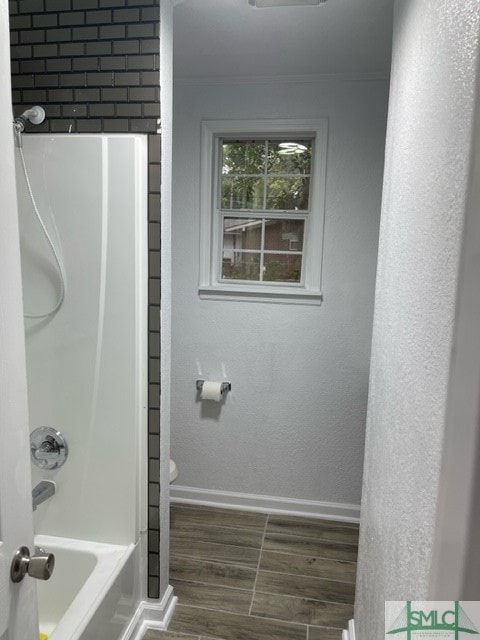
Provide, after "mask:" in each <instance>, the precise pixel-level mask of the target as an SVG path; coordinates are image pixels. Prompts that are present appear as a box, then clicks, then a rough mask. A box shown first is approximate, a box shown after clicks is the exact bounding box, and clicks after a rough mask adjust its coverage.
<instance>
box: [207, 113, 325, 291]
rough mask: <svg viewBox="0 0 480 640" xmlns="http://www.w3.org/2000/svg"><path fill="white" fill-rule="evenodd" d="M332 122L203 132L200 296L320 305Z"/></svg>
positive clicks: (218, 124) (223, 126)
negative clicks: (329, 126)
mask: <svg viewBox="0 0 480 640" xmlns="http://www.w3.org/2000/svg"><path fill="white" fill-rule="evenodd" d="M325 152H326V121H315V122H312V121H302V122H298V121H256V122H250V121H241V122H238V121H235V122H232V121H214V122H211V121H210V122H204V123H203V127H202V220H201V225H202V226H201V267H200V289H199V292H200V296H201V297H203V298H221V297H223V298H228V299H232V298H233V299H245V300H270V301H281V302H284V301H285V302H304V303H319V302H320V301H321V290H320V275H321V248H322V234H323V200H324V195H323V194H324V182H325Z"/></svg>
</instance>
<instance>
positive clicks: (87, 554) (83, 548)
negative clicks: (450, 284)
mask: <svg viewBox="0 0 480 640" xmlns="http://www.w3.org/2000/svg"><path fill="white" fill-rule="evenodd" d="M23 150H24V155H25V160H26V165H27V169H28V172H29V176H30V182H31V186H32V190H33V193H34V194H35V199H36V201H37V205H38V209H39V210H40V212H41V214H42V218H43V221H44V223H45V226H46V228H47V230H48V232H49V234H50V236H51V237H52V240H53V243H54V245H55V247H56V249H57V251H58V253H59V256H60V260H61V261H62V263H63V267H64V271H65V274H66V285H67V286H66V296H65V300H64V302H63V304H62V306H61V307H60V309H59V310H58V312H57V313H56V314H55V315H53V316H50V317H48V318H44V319H32V320H29V319H26V320H25V333H26V357H27V378H28V401H29V418H30V423H29V424H30V430H31V431H32V430H33V429H34V428H36V427H38V426H46V425H48V426H52V427H55V428H56V429H58V430H59V431H61V432H62V434H63V435H64V437H65V439H66V441H67V444H68V448H69V455H68V458H67V460H66V462H65V464H64V465H63V466H62V467H61V468H58V469H54V470H51V471H48V470H46V469H40V468H38V467H37V466H32V480H33V485H36V484H37V483H38V482H40V481H42V480H53V481H54V482H55V483H56V492H55V494H54V495H53V496H52V497H50V498H49V499H48V500H46V501H45V502H43V503H42V504H40V505H39V506H38V508H37V510H36V511H35V515H34V524H35V532H36V534H37V535H38V534H40V538H37V543H38V542H39V543H40V544H42V545H45V546H46V548H47V551H50V550H51V549H52V550H54V551H55V553H58V557H57V561H58V562H57V565H58V566H57V568H56V570H55V572H54V578H52V581H53V582H52V585H50V584H49V583H47V584H46V585H45V586H43V585H42V587H41V589H39V594H40V599H39V605H40V606H39V613H40V630H41V631H45V632H48V633H49V634H50V638H51V640H66V638H67V637H68V640H77V638H78V639H79V640H80V639H81V640H88V639H89V638H93V637H95V634H97V637H100V636H101V637H102V638H104V639H105V640H110V639H111V640H117V638H119V637H120V633H121V632H123V631H124V630H125V629H126V628H127V626H128V624H129V622H130V620H131V618H132V616H133V615H134V613H135V610H136V608H137V606H138V604H139V601H140V600H141V599H142V597H141V593H142V591H141V581H140V576H141V566H142V563H141V560H140V556H141V551H140V546H141V541H140V538H141V531H145V530H146V527H147V522H146V495H145V494H146V469H145V464H144V463H143V462H144V461H145V459H146V435H147V428H146V421H147V385H146V376H147V357H146V354H147V322H146V315H147V277H146V274H147V241H146V238H147V202H146V200H147V186H146V183H147V144H146V138H145V137H144V136H134V135H110V136H107V135H85V136H69V135H49V134H44V135H36V136H28V135H27V136H24V137H23ZM17 161H18V162H19V154H17ZM17 191H18V206H19V225H20V243H21V254H22V277H23V295H24V307H25V310H26V311H28V312H33V313H35V312H41V311H44V310H45V309H47V310H48V309H50V308H52V306H53V305H52V302H54V301H55V300H56V299H57V297H58V287H59V276H58V272H57V271H56V269H55V268H54V263H53V256H52V252H51V250H50V247H49V246H48V244H47V242H46V240H45V235H44V234H43V232H42V229H41V227H40V225H39V223H38V220H37V218H36V217H35V215H34V212H33V209H32V205H31V202H30V198H29V196H28V192H27V189H26V185H25V179H24V176H23V174H22V172H21V169H20V166H19V164H18V166H17ZM45 536H46V537H45ZM57 550H58V551H57ZM82 553H83V556H82V555H81V554H82ZM63 557H65V560H63V562H62V559H63ZM82 557H83V560H82ZM76 558H80V559H78V560H77V563H80V565H82V566H83V567H84V569H85V571H84V573H85V576H84V578H85V580H84V581H80V582H79V583H78V584H75V581H74V578H75V576H74V575H73V574H72V575H70V573H71V572H70V570H69V567H70V566H74V565H75V563H74V565H71V562H73V561H75V559H76ZM72 559H73V560H72ZM89 563H90V565H91V566H90V567H89ZM87 569H88V570H87ZM73 573H75V572H73ZM78 575H80V574H78ZM78 575H77V581H78ZM62 576H63V578H64V580H61V577H62ZM72 581H73V582H72ZM51 589H53V590H54V591H55V589H56V590H57V591H58V592H60V593H62V594H63V595H64V596H65V597H63V596H62V599H61V602H62V603H63V605H62V606H63V609H62V611H61V612H56V611H52V607H51V604H50V605H48V606H45V603H47V604H48V602H49V601H51V597H49V596H48V594H49V593H50V590H51ZM42 594H43V596H42ZM45 594H46V595H45ZM66 594H69V596H68V597H67V595H66ZM54 600H55V601H58V602H60V600H58V598H54ZM105 603H107V604H106V606H103V607H102V604H105ZM107 605H108V606H107ZM99 612H100V613H99ZM65 616H66V617H67V618H68V620H69V621H70V622H68V623H67V622H65ZM52 620H53V621H52ZM62 620H63V622H62ZM92 621H94V622H92ZM43 624H45V625H46V627H45V628H42V625H43ZM55 625H57V626H58V629H57V627H56V626H55ZM92 625H93V626H92ZM62 629H63V631H62ZM67 630H68V635H65V633H66V631H67Z"/></svg>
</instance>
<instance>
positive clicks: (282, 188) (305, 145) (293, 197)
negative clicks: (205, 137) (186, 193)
mask: <svg viewBox="0 0 480 640" xmlns="http://www.w3.org/2000/svg"><path fill="white" fill-rule="evenodd" d="M270 143H272V147H271V150H270ZM288 144H290V145H295V144H296V145H297V147H298V149H297V151H298V153H293V159H290V154H287V155H286V156H285V159H282V158H280V159H279V157H278V156H280V154H282V152H283V153H285V152H289V151H290V149H283V148H280V146H281V145H288ZM235 146H237V147H239V148H240V149H241V148H242V146H244V147H245V152H244V153H243V155H244V157H243V158H242V153H241V151H240V150H239V149H235ZM262 146H263V173H256V172H251V173H250V172H249V173H247V171H245V172H244V173H241V172H239V171H235V170H233V171H230V170H228V171H227V168H228V161H227V160H226V158H225V153H226V150H230V149H231V148H232V149H233V150H234V151H236V154H235V155H234V156H232V158H229V161H230V166H231V167H232V168H235V169H239V168H241V167H242V166H243V165H244V166H245V169H247V167H248V168H251V167H253V166H255V168H260V159H261V158H260V157H255V155H257V156H258V154H261V152H260V149H261V148H262V147H261V146H260V140H258V139H256V140H243V141H240V140H238V141H235V140H228V139H227V140H225V139H220V140H219V153H220V154H221V163H220V171H219V174H220V177H219V182H220V188H219V194H218V198H219V208H222V209H225V210H237V211H241V210H245V211H262V210H264V211H292V212H295V211H298V212H300V211H301V212H304V211H308V210H309V209H310V169H311V156H312V149H313V140H301V141H300V142H298V143H297V142H293V140H292V142H290V143H288V142H286V143H281V142H279V141H275V140H270V139H269V138H266V139H265V140H263V145H262ZM249 147H252V148H253V151H252V153H251V154H250V155H251V156H252V157H250V159H248V155H249V154H248V150H249V149H248V148H249ZM303 153H305V154H306V155H305V158H304V157H303V155H302V154H303ZM269 156H271V157H269ZM298 156H300V158H301V159H302V161H300V160H299V159H298ZM269 163H270V165H271V166H272V171H271V172H269ZM275 163H276V164H281V165H283V166H284V167H285V168H292V167H293V169H295V167H296V166H297V168H298V169H299V170H298V171H297V172H296V173H290V172H282V173H280V172H276V171H274V168H275ZM301 169H303V170H304V171H305V172H303V171H302V170H301ZM306 169H308V172H306ZM262 179H263V183H262V182H261V180H262ZM289 183H290V185H291V186H290V187H288V184H289ZM261 190H262V191H263V194H262V196H260V191H261ZM260 197H262V200H263V202H262V206H261V207H259V206H258V205H259V204H260ZM279 205H280V206H279ZM282 205H283V206H282Z"/></svg>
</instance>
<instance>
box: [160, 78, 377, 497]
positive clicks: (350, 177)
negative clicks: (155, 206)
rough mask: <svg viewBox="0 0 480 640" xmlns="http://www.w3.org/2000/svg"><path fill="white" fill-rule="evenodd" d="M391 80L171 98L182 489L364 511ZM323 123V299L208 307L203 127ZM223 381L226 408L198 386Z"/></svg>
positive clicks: (175, 430) (182, 93)
mask: <svg viewBox="0 0 480 640" xmlns="http://www.w3.org/2000/svg"><path fill="white" fill-rule="evenodd" d="M387 91H388V90H387V82H386V81H385V80H378V81H361V80H358V81H352V80H343V81H342V80H330V81H324V82H312V83H306V82H298V83H294V82H291V81H290V82H281V81H277V82H274V81H272V82H258V83H255V82H252V83H251V84H247V83H238V84H231V85H225V84H223V83H212V84H210V85H208V84H207V85H206V84H202V83H201V82H199V83H198V84H196V85H195V84H192V85H188V84H184V85H182V84H179V85H178V86H176V89H175V102H174V114H175V116H174V171H173V176H174V177H173V338H172V457H173V458H174V459H175V461H176V462H177V464H178V466H179V470H180V476H179V479H178V480H177V483H178V484H179V485H183V486H189V487H197V488H202V489H210V490H215V491H230V492H243V493H248V494H263V495H267V496H280V497H287V498H295V499H303V500H311V501H327V502H334V503H344V504H357V505H358V503H359V502H360V488H361V473H362V462H363V441H364V427H365V412H366V400H367V385H368V368H369V354H370V337H371V326H372V312H373V294H374V278H375V268H376V254H377V236H378V225H379V214H380V200H381V184H382V169H383V153H384V136H385V121H386V108H387ZM288 117H290V118H300V119H301V118H324V117H326V118H328V119H329V144H328V165H327V192H326V223H325V252H324V260H323V286H322V289H323V293H324V302H323V304H322V306H320V307H310V306H296V305H283V304H267V303H246V302H228V301H210V300H199V297H198V293H197V286H198V269H199V193H200V184H199V158H200V146H199V143H200V122H201V120H202V119H215V118H218V119H219V118H222V119H228V118H232V119H234V118H237V119H243V118H288ZM199 376H202V377H203V376H205V377H206V378H210V379H219V378H223V377H225V378H227V379H229V380H231V382H232V385H233V390H232V392H231V394H229V395H228V397H227V400H226V404H225V406H223V407H222V408H221V410H220V411H218V412H217V413H216V412H215V411H212V410H211V408H210V409H208V408H207V407H206V406H204V405H202V403H199V402H197V401H196V399H197V397H196V391H195V379H196V378H197V377H199Z"/></svg>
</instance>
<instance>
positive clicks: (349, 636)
mask: <svg viewBox="0 0 480 640" xmlns="http://www.w3.org/2000/svg"><path fill="white" fill-rule="evenodd" d="M342 640H355V620H353V619H352V620H349V621H348V629H344V630H343V632H342Z"/></svg>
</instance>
